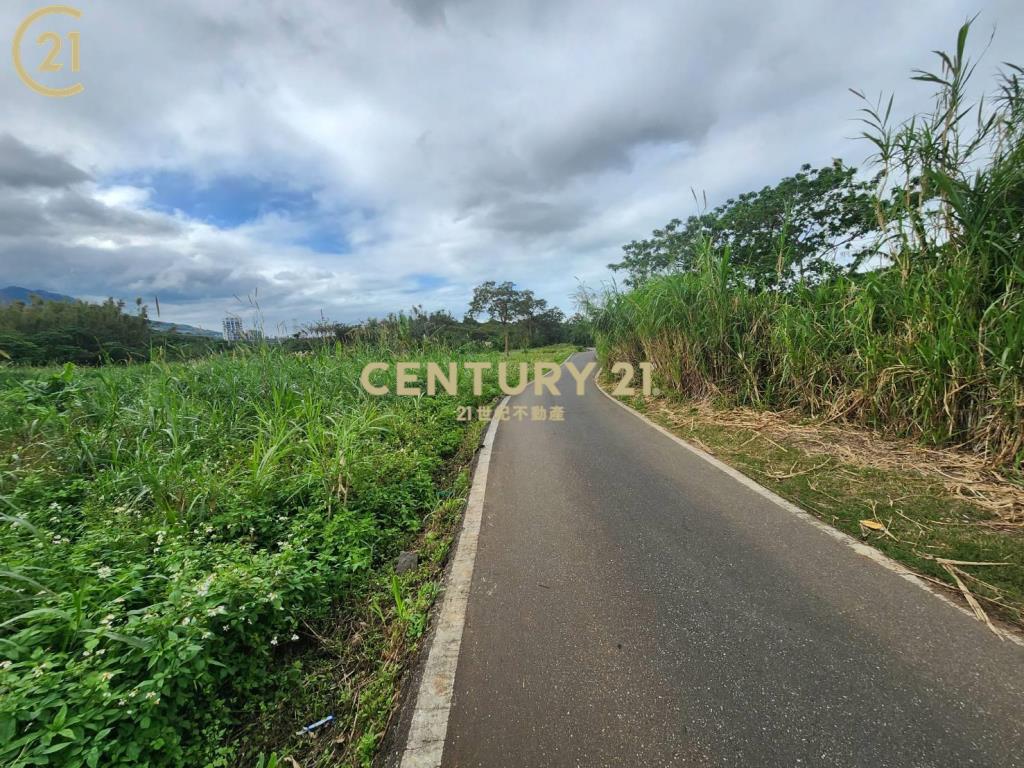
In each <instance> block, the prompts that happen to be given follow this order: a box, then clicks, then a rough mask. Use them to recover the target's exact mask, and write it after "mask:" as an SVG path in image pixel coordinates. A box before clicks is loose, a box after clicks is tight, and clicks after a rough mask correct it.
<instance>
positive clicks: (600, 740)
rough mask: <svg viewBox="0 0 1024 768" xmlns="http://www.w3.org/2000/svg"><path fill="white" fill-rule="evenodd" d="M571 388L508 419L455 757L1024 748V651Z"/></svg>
mask: <svg viewBox="0 0 1024 768" xmlns="http://www.w3.org/2000/svg"><path fill="white" fill-rule="evenodd" d="M586 354H587V353H584V354H582V355H577V356H576V357H575V358H574V361H575V362H577V364H578V365H582V361H584V360H585V359H589V358H587V357H586ZM566 390H569V392H566ZM571 390H572V387H563V394H562V396H561V397H559V398H554V397H552V396H545V397H541V398H537V397H535V396H534V395H533V394H532V393H529V394H524V395H521V396H519V397H516V398H513V400H512V404H513V405H515V404H524V405H533V404H537V403H540V404H545V405H548V406H552V405H562V406H564V407H565V421H564V422H531V421H528V420H527V421H523V422H516V421H509V422H506V423H503V424H502V425H501V426H500V428H499V429H498V432H497V438H496V441H495V444H494V449H493V455H492V459H491V464H490V473H489V477H488V482H487V489H486V497H485V501H484V508H483V522H482V527H481V532H480V538H479V550H478V552H477V558H476V565H475V570H474V573H473V581H472V588H471V591H470V596H469V604H468V613H467V620H466V625H465V629H464V632H463V637H462V646H461V653H460V655H459V659H458V667H457V673H456V677H455V693H454V700H453V704H452V708H451V712H450V717H449V720H448V730H447V739H446V742H445V746H444V753H443V764H444V765H446V766H489V767H490V766H516V768H527V767H529V766H584V767H589V766H617V767H618V766H662V765H673V766H688V765H700V766H705V765H707V766H759V765H766V766H776V765H778V766H798V765H799V766H818V765H828V766H831V765H843V766H848V765H856V766H890V765H891V766H943V768H945V767H947V766H1011V765H1024V648H1021V647H1020V646H1018V645H1015V644H1013V643H1011V642H1008V641H1000V640H999V639H998V638H997V637H995V636H994V635H993V634H992V633H991V632H989V630H987V629H986V628H985V627H984V626H983V625H982V624H980V623H979V622H977V621H975V620H974V619H972V618H971V617H969V616H966V615H964V614H963V613H962V612H960V611H958V610H957V609H956V608H954V607H952V606H950V605H948V604H946V603H944V602H943V601H941V600H939V599H937V598H936V597H934V596H933V595H931V594H929V593H927V592H925V591H924V590H922V589H921V588H920V587H919V586H916V585H915V584H913V583H910V582H908V581H907V580H906V579H904V578H902V577H901V576H900V575H899V574H897V573H894V572H892V571H890V570H887V569H886V568H884V567H882V566H881V565H879V564H878V563H875V562H872V561H871V560H869V559H867V558H865V557H864V556H862V555H859V554H857V553H856V552H855V551H854V550H853V549H851V548H850V547H849V546H847V545H846V544H844V543H843V542H841V541H837V540H836V539H835V538H833V537H831V536H829V535H828V534H827V533H826V532H823V531H821V530H820V529H818V528H817V527H815V526H814V525H812V524H810V523H808V522H806V521H804V520H801V519H800V518H799V517H797V516H795V515H794V514H793V513H792V512H790V511H788V510H786V509H783V508H781V507H778V506H776V505H774V504H772V503H770V502H769V501H767V500H766V499H765V498H764V497H762V496H760V495H758V494H757V493H756V492H754V491H753V490H751V489H750V488H747V487H745V486H744V485H742V484H741V483H739V482H738V481H737V480H735V479H734V478H732V477H730V476H728V475H726V474H725V473H723V472H722V471H721V470H719V469H717V468H715V467H714V466H712V465H710V464H708V463H707V462H705V461H703V460H702V459H701V458H700V457H698V456H696V455H694V454H692V453H690V452H688V451H687V450H685V449H684V448H682V447H681V446H679V445H677V444H676V443H674V442H673V441H672V440H670V439H669V438H667V437H666V436H664V435H662V434H660V433H659V432H657V431H656V430H654V429H652V428H650V427H649V426H647V425H646V424H644V423H643V422H642V421H640V420H639V419H637V418H636V417H635V416H633V415H631V414H629V413H628V412H626V411H625V410H623V409H622V408H620V407H619V406H617V405H616V404H615V403H613V402H611V401H610V400H608V399H607V398H606V397H604V396H603V395H602V394H601V393H600V392H598V391H596V389H595V388H594V386H593V383H592V382H591V386H590V387H589V390H588V393H587V394H586V395H585V396H584V397H577V396H576V395H575V394H573V393H572V391H571Z"/></svg>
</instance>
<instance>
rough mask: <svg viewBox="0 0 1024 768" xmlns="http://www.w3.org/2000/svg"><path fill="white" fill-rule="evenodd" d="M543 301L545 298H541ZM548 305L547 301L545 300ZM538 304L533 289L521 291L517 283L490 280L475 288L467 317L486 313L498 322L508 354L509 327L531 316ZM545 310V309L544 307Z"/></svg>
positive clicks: (474, 317)
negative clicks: (517, 287)
mask: <svg viewBox="0 0 1024 768" xmlns="http://www.w3.org/2000/svg"><path fill="white" fill-rule="evenodd" d="M541 301H542V302H543V300H541ZM543 304H544V306H545V307H546V306H547V302H543ZM536 305H537V300H536V299H534V297H533V292H532V291H520V290H517V289H516V286H515V283H511V282H508V281H506V282H504V283H500V284H498V283H495V282H494V281H493V280H488V281H487V282H486V283H481V284H480V285H478V286H477V287H476V288H474V289H473V300H472V301H470V303H469V311H468V312H466V317H467V318H470V319H472V320H475V319H476V318H477V317H479V316H480V315H482V314H486V315H487V316H488V317H489V318H490V319H491V320H494V321H495V322H497V323H498V324H499V325H500V326H501V329H502V332H503V334H504V336H505V354H506V355H507V354H508V337H509V328H510V326H512V325H514V324H515V323H517V322H519V321H520V320H524V319H526V318H527V317H529V316H530V313H531V312H532V311H534V308H535V307H536ZM542 311H543V309H542Z"/></svg>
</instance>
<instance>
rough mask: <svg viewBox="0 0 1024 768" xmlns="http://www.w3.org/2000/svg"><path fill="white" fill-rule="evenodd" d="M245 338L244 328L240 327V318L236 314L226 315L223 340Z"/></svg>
mask: <svg viewBox="0 0 1024 768" xmlns="http://www.w3.org/2000/svg"><path fill="white" fill-rule="evenodd" d="M244 338H245V330H244V329H243V328H242V318H240V317H238V316H236V315H228V316H227V317H225V318H224V341H241V340H242V339H244Z"/></svg>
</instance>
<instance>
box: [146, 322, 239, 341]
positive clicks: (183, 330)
mask: <svg viewBox="0 0 1024 768" xmlns="http://www.w3.org/2000/svg"><path fill="white" fill-rule="evenodd" d="M149 327H150V328H152V329H153V330H154V331H156V332H157V333H180V334H181V335H182V336H202V337H203V338H206V339H220V338H223V334H221V332H220V331H208V330H206V329H205V328H196V327H195V326H194V325H184V324H183V323H165V322H162V321H161V320H150V321H149Z"/></svg>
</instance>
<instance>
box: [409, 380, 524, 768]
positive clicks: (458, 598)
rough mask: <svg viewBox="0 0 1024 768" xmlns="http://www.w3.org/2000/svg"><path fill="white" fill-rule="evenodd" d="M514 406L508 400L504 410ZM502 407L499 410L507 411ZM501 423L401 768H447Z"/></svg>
mask: <svg viewBox="0 0 1024 768" xmlns="http://www.w3.org/2000/svg"><path fill="white" fill-rule="evenodd" d="M507 404H508V398H507V397H506V398H505V399H504V400H502V401H501V406H504V405H507ZM501 406H499V407H501ZM500 423H501V421H500V420H499V419H493V420H492V421H491V424H490V426H489V427H488V428H487V434H486V435H485V436H484V442H483V446H482V447H481V449H480V455H479V457H478V458H477V463H476V471H475V472H474V473H473V485H472V487H471V488H470V490H469V499H468V500H467V501H466V515H465V517H464V518H463V523H462V533H461V534H460V535H459V543H458V545H457V546H456V549H455V557H454V559H453V560H452V568H451V572H450V573H449V576H448V583H447V586H446V587H445V594H444V603H443V604H442V606H441V612H440V614H439V615H438V619H437V629H436V630H435V632H434V639H433V642H432V643H431V645H430V653H429V654H428V655H427V663H426V665H425V666H424V668H423V679H422V680H421V681H420V690H419V693H418V694H417V695H416V708H415V709H414V710H413V715H412V722H411V723H410V725H409V735H408V737H407V738H406V742H405V751H404V752H403V753H402V762H401V768H437V766H439V765H441V755H442V753H443V752H444V739H445V736H446V734H447V733H448V714H449V712H450V711H451V707H452V693H453V692H454V690H455V668H456V667H457V666H458V663H459V648H460V647H461V645H462V629H463V627H464V626H465V623H466V605H467V603H468V602H469V589H470V586H471V585H472V583H473V565H474V563H475V562H476V550H477V543H478V541H479V539H480V521H481V519H482V517H483V511H484V493H485V491H486V490H487V470H488V467H489V466H490V463H491V448H492V446H493V445H494V435H495V433H497V431H498V424H500Z"/></svg>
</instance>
